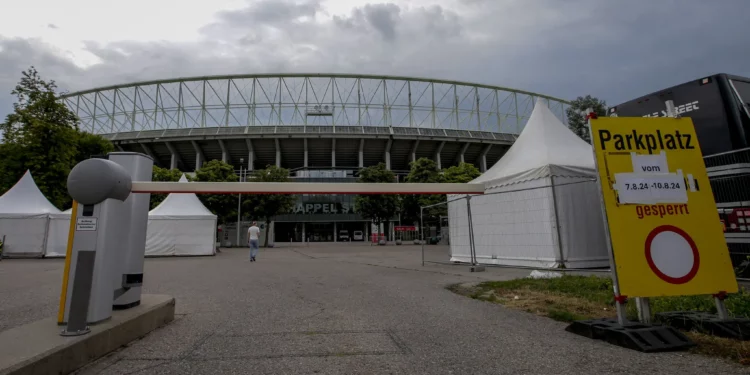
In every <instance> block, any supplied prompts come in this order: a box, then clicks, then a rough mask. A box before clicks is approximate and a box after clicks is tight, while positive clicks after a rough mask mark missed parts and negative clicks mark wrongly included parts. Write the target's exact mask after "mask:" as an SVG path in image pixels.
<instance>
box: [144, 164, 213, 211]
mask: <svg viewBox="0 0 750 375" xmlns="http://www.w3.org/2000/svg"><path fill="white" fill-rule="evenodd" d="M179 182H184V183H188V180H187V178H185V174H183V175H182V177H181V178H180V181H179ZM148 215H149V216H185V217H188V216H190V217H196V216H199V217H209V216H210V217H216V215H214V214H213V213H211V211H209V210H208V208H206V206H204V205H203V203H201V201H200V200H199V199H198V197H197V196H196V195H195V194H193V193H171V194H169V195H168V196H167V198H166V199H164V201H163V202H161V203H160V204H159V205H158V206H156V207H155V208H154V209H153V210H151V212H149V213H148Z"/></svg>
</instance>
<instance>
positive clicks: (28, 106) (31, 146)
mask: <svg viewBox="0 0 750 375" xmlns="http://www.w3.org/2000/svg"><path fill="white" fill-rule="evenodd" d="M21 74H22V77H21V80H20V81H19V83H18V85H16V87H15V88H14V89H13V91H11V93H12V94H13V95H15V96H16V102H15V103H14V104H13V112H12V113H10V114H9V115H7V117H6V118H5V121H4V122H2V123H0V130H1V131H2V133H3V143H2V144H0V192H5V191H7V190H8V189H10V188H11V187H12V186H13V185H14V184H15V183H16V182H18V179H20V178H21V176H23V174H24V173H25V172H26V171H27V170H29V171H30V172H31V175H32V176H33V177H34V181H35V182H36V184H37V186H39V190H41V192H42V193H43V194H44V195H45V196H46V197H47V199H49V201H50V202H51V203H52V204H54V205H55V206H57V207H58V208H60V209H62V208H67V207H70V202H71V199H70V196H69V195H68V189H67V178H68V174H69V173H70V170H71V169H72V168H73V167H74V166H75V165H76V164H77V163H78V162H80V161H82V160H84V159H87V158H89V157H90V156H92V155H101V154H106V153H108V152H111V151H112V150H113V149H114V148H113V146H112V144H111V143H110V142H109V141H107V140H106V139H104V138H102V137H100V136H98V135H93V134H88V133H84V132H81V131H80V130H79V129H78V118H77V117H76V115H75V114H74V113H73V112H72V111H71V110H70V109H68V107H67V106H65V104H63V103H62V102H60V101H59V100H58V95H59V94H58V93H57V85H56V84H55V81H45V80H43V79H42V78H41V76H40V75H39V72H38V71H37V70H36V69H35V68H34V67H33V66H32V67H31V68H29V69H28V70H27V71H24V72H22V73H21Z"/></svg>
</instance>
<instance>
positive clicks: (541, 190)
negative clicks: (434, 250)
mask: <svg viewBox="0 0 750 375" xmlns="http://www.w3.org/2000/svg"><path fill="white" fill-rule="evenodd" d="M595 178H596V170H595V165H594V156H593V152H592V150H591V146H590V145H589V144H587V143H586V142H584V141H583V140H581V139H580V138H579V137H578V136H576V135H575V134H574V133H573V132H572V131H571V130H570V129H568V127H567V126H565V125H564V124H563V123H562V122H561V121H560V120H559V119H558V118H557V117H555V115H554V114H553V113H552V112H551V111H550V110H549V108H547V106H546V105H545V104H544V103H542V102H541V101H539V102H537V104H536V106H535V108H534V111H533V112H532V114H531V117H530V118H529V120H528V122H527V124H526V127H525V128H524V130H523V131H522V132H521V135H520V136H519V137H518V139H517V140H516V142H515V143H514V144H513V146H512V147H511V148H510V150H508V152H507V153H506V154H505V155H504V156H503V157H502V158H501V159H500V160H499V161H498V162H497V163H496V164H495V165H494V166H493V167H492V168H490V169H489V170H487V172H485V173H484V174H482V175H481V176H479V177H478V178H477V179H475V180H474V181H472V182H474V183H484V184H485V186H486V189H487V190H486V194H488V195H483V196H475V197H472V199H471V212H472V219H473V221H472V223H473V226H474V240H475V250H476V257H477V262H478V263H482V264H502V265H512V266H528V267H545V268H546V267H550V268H552V267H560V266H563V265H564V266H565V267H567V268H595V267H606V266H608V264H609V263H608V256H607V247H606V239H605V235H604V224H603V222H602V213H601V204H600V203H599V202H600V201H599V193H598V188H597V185H596V181H595ZM456 198H460V196H455V195H454V196H449V200H451V199H456ZM448 215H449V219H450V246H451V261H461V262H469V261H471V257H470V248H469V237H468V233H469V231H468V221H467V205H466V200H465V199H459V200H456V201H451V202H450V203H449V204H448Z"/></svg>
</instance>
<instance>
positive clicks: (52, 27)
mask: <svg viewBox="0 0 750 375" xmlns="http://www.w3.org/2000/svg"><path fill="white" fill-rule="evenodd" d="M47 27H48V28H50V29H57V28H58V27H57V25H55V24H54V23H50V24H47Z"/></svg>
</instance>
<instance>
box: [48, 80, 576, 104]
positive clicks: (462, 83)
mask: <svg viewBox="0 0 750 375" xmlns="http://www.w3.org/2000/svg"><path fill="white" fill-rule="evenodd" d="M313 77H314V78H351V79H374V80H383V79H384V80H391V81H410V82H424V83H438V84H445V85H458V86H469V87H478V88H483V89H489V90H500V91H507V92H514V93H517V94H523V95H530V96H534V97H537V98H544V99H549V100H554V101H556V102H561V103H563V104H568V105H569V104H570V101H568V100H565V99H560V98H556V97H554V96H550V95H544V94H539V93H535V92H531V91H525V90H518V89H513V88H510V87H503V86H493V85H486V84H481V83H473V82H467V81H454V80H442V79H434V78H421V77H408V76H390V75H376V74H346V73H262V74H228V75H214V76H198V77H178V78H170V79H158V80H151V81H139V82H131V83H125V84H120V85H110V86H102V87H95V88H92V89H88V90H82V91H75V92H71V93H66V94H63V95H60V98H61V99H64V98H68V97H72V96H77V95H83V94H90V93H93V92H96V91H108V90H116V89H124V88H129V87H135V86H148V85H158V84H166V83H179V82H195V81H215V80H224V79H252V78H313Z"/></svg>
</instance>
